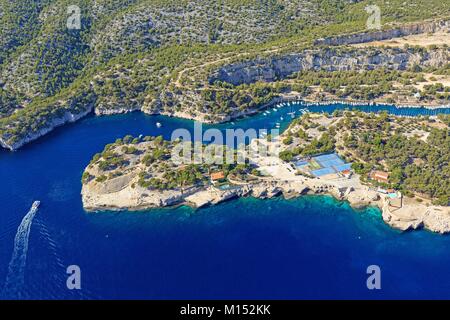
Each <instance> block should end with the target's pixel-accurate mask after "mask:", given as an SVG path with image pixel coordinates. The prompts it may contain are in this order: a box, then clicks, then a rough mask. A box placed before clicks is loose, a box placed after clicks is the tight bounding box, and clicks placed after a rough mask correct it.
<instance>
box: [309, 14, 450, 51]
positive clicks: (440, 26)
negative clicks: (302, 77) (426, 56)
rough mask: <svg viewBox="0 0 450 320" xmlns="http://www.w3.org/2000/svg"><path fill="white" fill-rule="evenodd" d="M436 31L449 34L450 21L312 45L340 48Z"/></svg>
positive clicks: (415, 24)
mask: <svg viewBox="0 0 450 320" xmlns="http://www.w3.org/2000/svg"><path fill="white" fill-rule="evenodd" d="M438 31H444V32H445V31H446V32H449V31H450V20H440V21H429V22H422V23H414V24H408V25H404V26H399V27H397V28H393V29H389V30H380V31H368V32H362V33H354V34H349V35H343V36H338V37H327V38H324V39H317V40H316V41H315V42H314V45H326V46H341V45H349V44H357V43H366V42H371V41H381V40H389V39H393V38H400V37H406V36H410V35H416V34H423V33H434V32H438Z"/></svg>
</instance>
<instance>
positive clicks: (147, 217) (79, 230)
mask: <svg viewBox="0 0 450 320" xmlns="http://www.w3.org/2000/svg"><path fill="white" fill-rule="evenodd" d="M342 107H343V106H341V105H335V106H321V107H314V108H315V110H319V111H328V112H330V111H332V110H333V109H334V108H342ZM298 108H299V107H298V106H297V107H286V108H283V109H280V110H278V111H277V112H273V111H272V112H271V114H270V115H268V116H264V115H259V116H255V117H251V118H247V119H243V120H240V121H236V122H235V124H234V125H233V124H227V125H219V126H216V127H218V128H220V129H225V128H227V127H239V128H243V129H247V128H273V126H274V125H275V123H277V122H280V120H279V119H280V117H281V116H283V118H284V121H281V122H282V128H283V127H285V126H286V125H287V123H288V121H289V120H290V117H289V115H288V114H287V113H289V112H292V111H295V110H297V109H298ZM362 109H363V110H364V111H377V110H378V109H386V110H388V111H389V112H393V113H396V114H404V115H410V116H413V115H417V114H435V113H436V112H435V111H430V110H426V109H414V110H413V109H395V108H394V107H362ZM441 112H445V113H450V109H444V110H441ZM158 121H159V122H161V123H163V127H162V128H159V129H158V128H156V126H155V124H156V122H158ZM180 127H182V128H188V129H189V130H192V127H193V123H192V122H191V121H187V120H180V119H169V118H166V117H161V116H146V115H143V114H141V113H132V114H128V115H118V116H108V117H88V118H85V119H83V120H81V121H79V122H78V123H75V124H71V125H68V126H65V127H64V128H60V129H57V130H55V131H54V132H53V133H51V134H49V135H48V136H46V137H44V138H42V139H40V140H38V141H36V142H34V143H31V144H29V145H27V146H25V147H24V148H23V149H21V150H20V151H18V152H14V153H11V152H7V151H4V150H2V151H0V181H1V187H0V288H2V287H3V283H4V281H5V279H6V276H7V273H8V264H9V262H10V259H11V256H12V253H13V247H14V237H15V234H16V231H17V228H18V226H19V224H20V222H21V220H22V218H23V217H24V215H25V214H26V213H27V212H28V210H29V208H30V206H31V204H32V202H33V201H34V200H41V207H40V209H39V212H38V213H37V215H36V218H35V219H34V221H33V224H32V226H31V233H30V239H29V247H28V253H27V256H26V267H25V270H24V276H25V285H24V286H23V287H20V288H16V289H17V291H18V292H19V293H20V296H21V297H23V298H33V299H42V298H45V299H49V298H62V299H70V298H75V299H78V298H91V299H99V298H145V299H172V298H176V299H194V298H202V299H203V298H204V299H213V298H235V299H239V298H242V299H245V298H262V299H263V298H271V299H278V298H286V299H299V298H450V275H449V273H448V270H450V255H449V254H448V253H449V250H450V237H448V236H440V235H435V234H432V233H429V232H425V231H418V232H409V233H399V232H398V231H395V230H392V229H390V228H389V227H388V226H386V225H385V224H384V223H383V221H382V219H381V216H380V212H379V211H378V210H376V209H367V210H364V211H358V212H356V211H354V210H352V209H351V208H349V206H348V205H347V204H345V203H339V202H336V201H335V200H333V199H331V198H329V197H302V198H298V199H295V200H284V199H273V200H256V199H239V200H234V201H230V202H227V203H224V204H221V205H219V206H216V207H211V208H206V209H201V210H197V211H195V210H192V209H190V208H186V207H180V208H177V209H162V210H152V211H148V212H141V213H126V212H122V213H98V214H88V213H85V212H84V210H83V209H82V204H81V199H80V189H81V183H80V178H81V174H82V172H83V169H84V167H85V166H86V165H87V164H88V163H89V161H90V159H91V158H92V156H93V155H94V154H95V153H96V152H99V151H101V150H102V149H103V147H104V145H105V144H106V143H109V142H113V141H114V140H115V139H116V138H119V137H123V136H124V135H126V134H132V135H135V136H137V135H139V134H144V135H158V134H162V135H163V136H164V137H165V138H170V135H171V132H172V130H174V129H176V128H180ZM205 127H211V126H205ZM73 264H75V265H79V266H80V268H81V283H82V289H81V290H78V291H77V290H75V291H70V290H68V289H67V288H66V279H67V275H66V267H67V266H68V265H73ZM372 264H376V265H379V266H380V267H381V272H382V278H381V282H382V289H381V290H380V291H375V292H374V291H369V290H368V289H367V288H366V278H367V275H366V268H367V266H369V265H372ZM0 291H1V289H0ZM14 297H15V296H13V295H6V296H4V297H3V298H14Z"/></svg>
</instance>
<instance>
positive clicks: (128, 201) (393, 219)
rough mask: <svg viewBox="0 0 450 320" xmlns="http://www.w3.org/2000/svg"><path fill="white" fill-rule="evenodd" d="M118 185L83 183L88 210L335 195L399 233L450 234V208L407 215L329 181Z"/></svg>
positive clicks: (361, 190) (379, 198) (414, 209)
mask: <svg viewBox="0 0 450 320" xmlns="http://www.w3.org/2000/svg"><path fill="white" fill-rule="evenodd" d="M109 183H110V184H112V185H113V186H114V187H113V188H112V189H110V190H111V191H112V192H108V191H107V189H104V188H103V190H99V188H98V186H97V187H96V185H95V184H94V185H89V184H88V185H83V188H82V192H81V194H82V201H83V207H84V208H85V210H86V211H88V212H101V211H145V210H149V209H156V208H164V207H174V206H179V205H187V206H190V207H192V208H196V209H197V208H203V207H207V206H212V205H218V204H220V203H222V202H224V201H228V200H231V199H235V198H240V197H254V198H259V199H270V198H273V197H277V196H283V197H284V198H286V199H292V198H295V197H299V196H302V195H305V194H314V195H331V196H333V197H334V198H335V199H337V200H339V201H348V202H349V204H350V205H351V207H352V208H354V209H364V208H367V207H369V206H374V207H378V208H379V209H380V210H381V212H382V218H383V220H384V221H385V222H386V223H387V224H388V225H390V226H391V227H393V228H395V229H399V230H402V231H407V230H416V229H421V228H424V229H427V230H429V231H432V232H437V233H440V234H445V233H449V232H450V210H449V207H439V206H427V205H425V204H414V205H410V206H408V207H406V208H404V209H403V210H401V211H395V209H393V208H391V207H390V206H389V202H388V200H387V197H386V196H384V195H380V194H379V193H377V192H376V191H373V190H371V189H369V188H368V187H366V186H362V185H358V186H356V187H346V188H339V187H338V186H336V185H334V184H333V183H331V182H329V181H321V180H320V179H309V178H305V179H304V180H302V181H259V182H258V183H253V184H245V185H242V186H239V187H236V188H234V189H231V190H220V189H218V188H215V187H214V186H209V187H201V188H193V189H190V190H185V191H183V192H182V191H180V190H170V191H149V190H144V189H141V188H139V187H134V188H132V187H130V186H131V180H128V181H127V182H126V183H124V181H123V180H122V182H118V181H110V182H109Z"/></svg>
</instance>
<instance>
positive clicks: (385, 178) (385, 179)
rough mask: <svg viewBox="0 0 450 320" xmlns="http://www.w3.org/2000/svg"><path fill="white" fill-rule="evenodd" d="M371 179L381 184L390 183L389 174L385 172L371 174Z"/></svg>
mask: <svg viewBox="0 0 450 320" xmlns="http://www.w3.org/2000/svg"><path fill="white" fill-rule="evenodd" d="M370 179H372V180H375V181H378V182H381V183H389V173H388V172H384V171H372V172H371V173H370Z"/></svg>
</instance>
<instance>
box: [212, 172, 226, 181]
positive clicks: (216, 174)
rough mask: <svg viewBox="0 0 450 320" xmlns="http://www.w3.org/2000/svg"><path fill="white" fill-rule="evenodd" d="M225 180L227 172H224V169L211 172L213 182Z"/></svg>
mask: <svg viewBox="0 0 450 320" xmlns="http://www.w3.org/2000/svg"><path fill="white" fill-rule="evenodd" d="M224 180H225V173H223V171H219V172H213V173H211V182H212V184H215V183H220V182H223V181H224Z"/></svg>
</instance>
